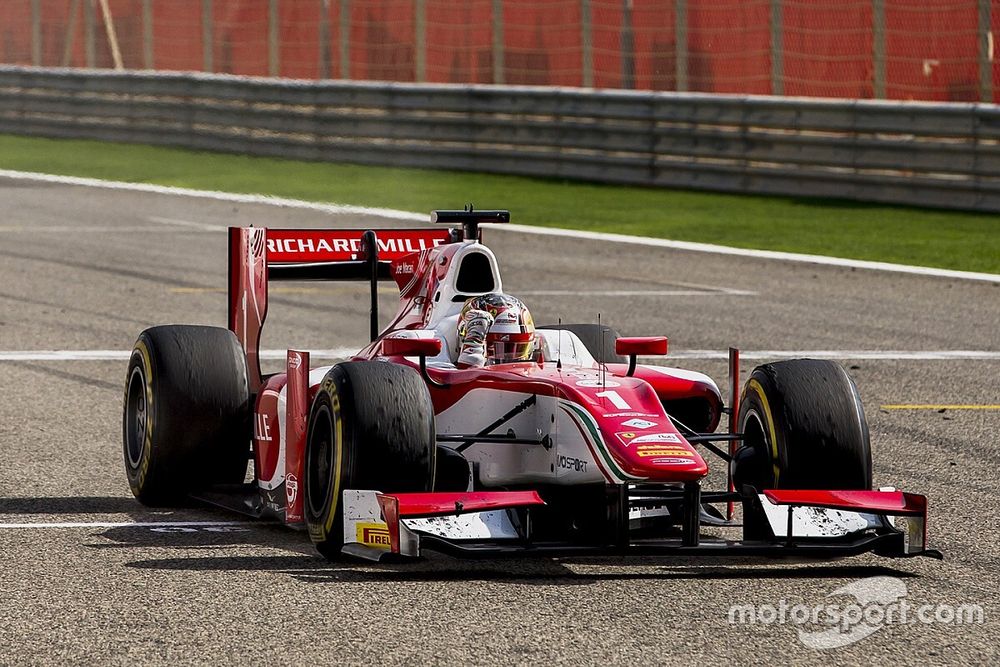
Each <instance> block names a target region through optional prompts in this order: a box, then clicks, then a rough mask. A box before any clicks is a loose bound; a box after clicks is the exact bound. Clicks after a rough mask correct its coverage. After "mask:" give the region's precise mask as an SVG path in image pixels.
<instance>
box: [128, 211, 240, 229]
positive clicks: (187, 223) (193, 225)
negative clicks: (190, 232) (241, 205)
mask: <svg viewBox="0 0 1000 667" xmlns="http://www.w3.org/2000/svg"><path fill="white" fill-rule="evenodd" d="M146 219H147V220H149V221H150V222H155V223H157V224H161V225H172V226H174V227H187V228H190V229H197V230H200V231H203V232H224V231H227V229H228V228H227V227H225V226H223V225H209V224H206V223H204V222H192V221H191V220H178V219H177V218H161V217H160V216H158V215H151V216H149V217H148V218H146Z"/></svg>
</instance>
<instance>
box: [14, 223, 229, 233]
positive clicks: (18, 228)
mask: <svg viewBox="0 0 1000 667" xmlns="http://www.w3.org/2000/svg"><path fill="white" fill-rule="evenodd" d="M219 229H224V228H218V227H216V228H213V229H212V230H211V231H213V232H215V231H219ZM182 231H183V232H184V233H190V232H191V231H210V230H208V229H198V230H191V229H184V230H181V229H179V228H176V227H173V228H168V227H159V228H158V227H149V226H148V225H147V226H141V225H118V226H115V225H73V226H70V225H0V233H6V232H10V233H15V232H23V233H25V234H121V233H130V232H141V233H143V234H180V233H181V232H182Z"/></svg>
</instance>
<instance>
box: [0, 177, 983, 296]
mask: <svg viewBox="0 0 1000 667" xmlns="http://www.w3.org/2000/svg"><path fill="white" fill-rule="evenodd" d="M0 178H10V179H18V180H26V181H42V182H47V183H60V184H64V185H80V186H85V187H95V188H105V189H110V190H131V191H135V192H150V193H154V194H163V195H174V196H183V197H200V198H202V199H214V200H217V201H229V202H237V203H245V204H268V205H272V206H283V207H286V208H301V209H308V210H313V211H320V212H323V213H330V214H333V215H342V214H352V215H372V216H377V217H380V218H387V219H392V220H407V221H412V222H427V221H428V214H423V213H412V212H409V211H398V210H395V209H390V208H370V207H366V206H350V205H340V204H319V203H316V202H307V201H301V200H298V199H285V198H283V197H267V196H263V195H249V194H236V193H232V192H216V191H211V190H194V189H191V188H176V187H169V186H164V185H152V184H149V183H123V182H120V181H102V180H99V179H96V178H81V177H77V176H55V175H52V174H39V173H34V172H24V171H11V170H6V169H0ZM494 230H496V231H503V232H515V233H522V234H536V235H540V236H563V237H570V238H573V239H587V240H593V241H601V242H604V243H624V244H631V245H641V246H647V247H658V248H672V249H675V250H688V251H691V252H704V253H711V254H715V255H734V256H739V257H753V258H757V259H773V260H778V261H784V262H800V263H808V264H822V265H827V266H840V267H846V268H853V269H866V270H872V271H885V272H891V273H906V274H913V275H921V276H931V277H937V278H955V279H961V280H978V281H984V282H993V283H1000V274H996V273H977V272H973V271H955V270H952V269H937V268H932V267H927V266H908V265H906V264H892V263H890V262H872V261H867V260H860V259H845V258H842V257H827V256H825V255H807V254H803V253H792V252H778V251H774V250H750V249H747V248H732V247H729V246H720V245H713V244H710V243H692V242H689V241H671V240H669V239H657V238H650V237H645V236H628V235H625V234H610V233H606V232H586V231H579V230H573V229H559V228H555V227H530V226H528V225H512V224H507V225H497V226H496V227H491V228H490V231H491V232H492V231H494Z"/></svg>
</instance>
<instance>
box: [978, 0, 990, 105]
mask: <svg viewBox="0 0 1000 667" xmlns="http://www.w3.org/2000/svg"><path fill="white" fill-rule="evenodd" d="M992 19H993V16H992V9H991V7H990V0H979V101H980V102H992V101H993V57H992V56H993V54H992V53H990V51H991V49H990V41H991V40H990V21H991V20H992Z"/></svg>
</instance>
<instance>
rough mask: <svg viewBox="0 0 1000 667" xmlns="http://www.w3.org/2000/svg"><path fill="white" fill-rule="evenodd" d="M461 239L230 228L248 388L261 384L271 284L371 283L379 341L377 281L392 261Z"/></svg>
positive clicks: (232, 325) (233, 325)
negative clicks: (263, 336)
mask: <svg viewBox="0 0 1000 667" xmlns="http://www.w3.org/2000/svg"><path fill="white" fill-rule="evenodd" d="M456 240H459V238H458V237H457V235H456V234H455V232H453V231H452V230H451V229H447V228H445V229H442V228H438V229H385V230H367V231H365V230H361V229H266V228H264V227H230V228H229V300H228V304H229V329H230V330H231V331H232V332H233V333H235V334H236V337H237V338H238V339H239V341H240V343H241V344H242V345H243V350H244V351H245V352H246V357H247V371H248V375H249V378H248V379H249V383H250V390H251V391H252V392H257V391H258V390H259V389H260V386H261V383H262V377H261V372H260V354H259V352H260V332H261V329H262V328H263V326H264V320H265V319H266V317H267V285H268V283H269V282H270V281H272V280H323V281H332V280H358V281H361V280H364V281H368V282H370V283H371V326H370V329H371V337H372V340H375V338H377V337H378V281H379V280H390V279H392V278H393V275H392V263H393V262H397V261H399V260H401V259H402V258H404V257H407V256H408V255H412V254H414V253H418V252H420V251H422V250H427V249H430V248H434V247H436V246H438V245H441V244H442V243H450V242H454V241H456Z"/></svg>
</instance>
